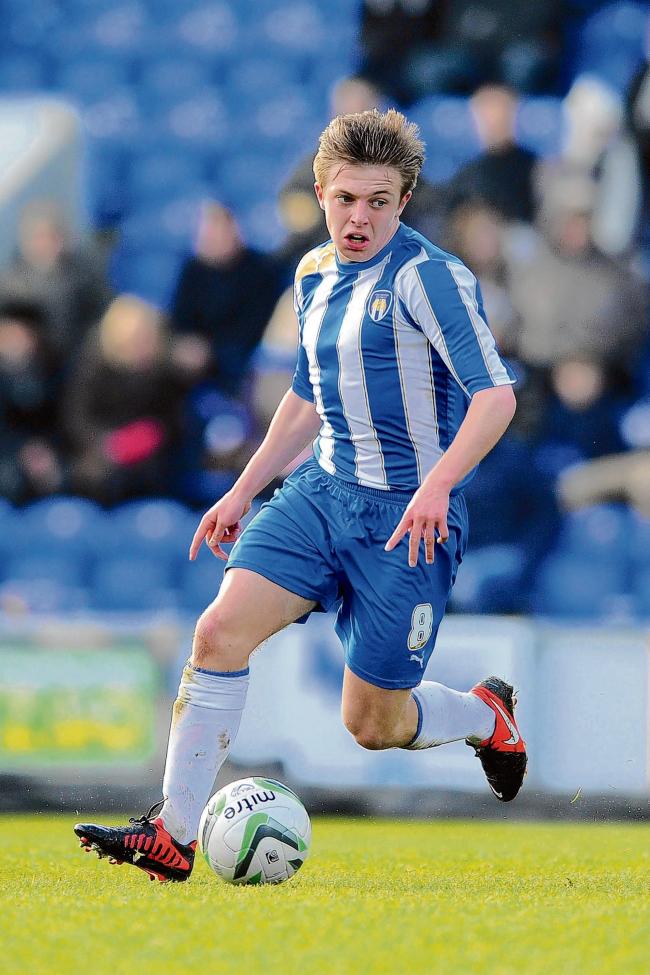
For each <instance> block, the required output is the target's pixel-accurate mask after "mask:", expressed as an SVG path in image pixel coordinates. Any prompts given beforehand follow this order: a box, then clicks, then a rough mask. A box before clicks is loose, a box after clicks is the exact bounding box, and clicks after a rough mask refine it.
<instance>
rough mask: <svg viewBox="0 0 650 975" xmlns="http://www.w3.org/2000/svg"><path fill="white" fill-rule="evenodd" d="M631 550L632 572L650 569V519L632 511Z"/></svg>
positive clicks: (630, 515)
mask: <svg viewBox="0 0 650 975" xmlns="http://www.w3.org/2000/svg"><path fill="white" fill-rule="evenodd" d="M629 517H630V528H629V532H630V534H629V550H630V558H631V560H632V572H633V573H634V572H636V571H643V570H646V569H650V518H648V517H645V516H644V515H642V514H640V513H639V512H637V511H633V510H630V514H629Z"/></svg>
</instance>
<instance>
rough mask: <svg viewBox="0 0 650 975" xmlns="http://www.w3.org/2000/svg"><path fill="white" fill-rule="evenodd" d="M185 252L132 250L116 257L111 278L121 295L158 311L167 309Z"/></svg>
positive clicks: (170, 249)
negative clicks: (139, 299) (143, 302)
mask: <svg viewBox="0 0 650 975" xmlns="http://www.w3.org/2000/svg"><path fill="white" fill-rule="evenodd" d="M182 259H183V258H182V251H181V250H180V249H179V250H174V249H173V248H166V249H161V248H158V247H156V248H154V249H149V250H147V249H143V250H131V249H128V248H122V247H120V248H118V250H117V251H116V252H115V253H114V254H113V256H112V259H111V267H110V279H111V284H112V286H113V288H114V289H115V290H116V291H118V292H128V293H129V294H134V295H137V296H138V297H139V298H142V299H144V301H148V302H150V303H151V304H153V305H155V306H156V307H157V308H161V309H164V310H166V309H168V307H169V303H170V301H171V297H172V294H173V289H174V285H175V284H176V279H177V277H178V272H179V269H180V266H181V262H182Z"/></svg>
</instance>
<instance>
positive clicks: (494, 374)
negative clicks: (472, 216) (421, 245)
mask: <svg viewBox="0 0 650 975" xmlns="http://www.w3.org/2000/svg"><path fill="white" fill-rule="evenodd" d="M401 291H402V294H401V297H402V301H403V304H404V306H405V310H406V311H407V313H408V315H409V317H410V318H411V319H412V321H413V323H414V324H415V325H416V327H418V328H420V329H421V330H422V332H424V334H425V335H426V336H427V338H428V339H429V341H430V342H431V344H432V345H433V347H434V348H435V350H436V351H437V352H438V354H439V355H440V357H441V359H442V360H443V362H444V363H445V365H446V366H447V368H448V369H449V371H450V372H451V373H452V375H453V376H454V378H455V379H456V380H457V382H458V383H459V385H460V386H461V387H462V389H463V390H464V392H465V393H467V395H468V396H472V395H473V394H474V393H477V392H479V390H481V389H488V388H489V387H490V386H506V385H511V384H512V383H514V382H515V381H516V378H515V375H514V373H513V372H512V370H511V369H510V367H509V366H508V365H507V364H506V363H505V362H504V361H503V360H502V359H501V357H500V356H499V353H498V351H497V348H496V344H495V341H494V336H493V335H492V332H491V331H490V329H489V326H488V323H487V320H486V317H485V312H484V310H483V302H482V299H481V292H480V288H479V286H478V282H477V280H476V278H475V277H474V275H473V274H472V272H471V271H470V270H469V268H467V267H465V265H464V264H462V263H460V262H459V261H451V260H450V261H438V260H429V261H423V262H422V263H421V264H418V265H416V266H415V267H412V268H411V269H410V270H409V273H408V275H407V276H405V279H404V281H403V282H402V285H401Z"/></svg>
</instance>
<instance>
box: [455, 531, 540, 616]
mask: <svg viewBox="0 0 650 975" xmlns="http://www.w3.org/2000/svg"><path fill="white" fill-rule="evenodd" d="M525 564H526V559H525V553H524V552H523V551H522V549H521V548H520V546H518V545H487V546H485V547H484V548H479V549H474V550H472V549H470V551H469V552H468V553H467V554H466V555H465V556H464V558H463V562H462V565H461V566H460V568H459V570H458V578H457V580H456V584H455V586H454V588H453V590H452V598H451V605H452V607H453V608H454V609H455V610H458V611H460V612H464V613H512V612H514V611H516V610H517V609H518V608H520V598H521V596H520V580H521V577H522V573H523V571H524V568H525Z"/></svg>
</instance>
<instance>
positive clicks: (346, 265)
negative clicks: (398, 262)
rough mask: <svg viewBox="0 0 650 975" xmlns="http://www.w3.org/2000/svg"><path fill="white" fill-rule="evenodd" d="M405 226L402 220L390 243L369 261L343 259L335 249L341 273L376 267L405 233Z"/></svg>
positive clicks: (337, 264)
mask: <svg viewBox="0 0 650 975" xmlns="http://www.w3.org/2000/svg"><path fill="white" fill-rule="evenodd" d="M403 227H404V225H403V223H401V221H400V223H399V225H398V227H397V230H396V231H395V233H394V234H393V236H392V237H391V239H390V240H389V241H388V243H387V244H384V246H383V247H382V249H381V250H380V251H378V252H377V253H376V254H375V256H374V257H371V258H370V260H369V261H342V260H340V258H339V255H338V251H337V250H336V249H335V251H334V254H335V257H336V266H337V268H338V270H339V272H340V273H341V274H357V273H358V272H359V271H365V270H366V268H369V267H374V266H375V264H379V263H380V262H381V261H383V259H384V258H385V257H386V255H387V254H388V253H389V252H390V251H391V250H393V248H394V247H395V245H396V244H397V242H398V239H399V238H400V237H401V236H402V234H403Z"/></svg>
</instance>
